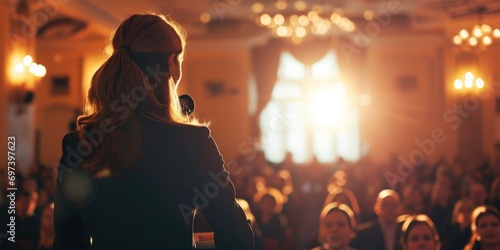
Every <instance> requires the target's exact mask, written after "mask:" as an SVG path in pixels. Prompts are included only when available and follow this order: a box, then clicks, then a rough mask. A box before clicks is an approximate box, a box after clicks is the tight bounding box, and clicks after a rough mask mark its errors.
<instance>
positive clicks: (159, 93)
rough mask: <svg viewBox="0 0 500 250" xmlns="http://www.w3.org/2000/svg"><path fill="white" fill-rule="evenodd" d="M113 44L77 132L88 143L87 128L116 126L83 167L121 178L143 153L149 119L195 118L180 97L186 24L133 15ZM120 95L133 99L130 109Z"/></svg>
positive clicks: (189, 121) (176, 120) (97, 74)
mask: <svg viewBox="0 0 500 250" xmlns="http://www.w3.org/2000/svg"><path fill="white" fill-rule="evenodd" d="M108 44H109V45H110V46H111V47H112V48H113V54H112V55H111V57H109V58H108V59H107V60H106V62H104V63H103V64H102V65H101V66H100V67H99V68H98V69H97V71H96V72H95V74H94V75H93V77H92V80H91V85H90V89H89V91H88V96H87V103H86V106H85V108H84V113H83V115H81V116H80V117H79V118H78V122H77V131H78V134H79V137H80V140H82V141H88V140H89V139H88V138H87V134H88V133H86V131H87V130H90V129H95V128H102V127H104V126H107V127H108V128H109V127H111V126H113V128H114V130H113V131H112V132H111V133H102V134H103V138H102V139H101V140H102V143H99V144H98V145H90V143H89V145H90V146H89V147H91V148H89V149H87V150H88V151H89V152H91V153H90V155H88V157H87V158H86V160H85V161H84V163H83V166H84V168H85V169H86V170H87V171H88V172H89V173H91V174H96V173H98V172H101V171H103V170H104V169H107V170H109V172H110V175H111V176H118V175H120V174H121V173H123V172H125V171H126V170H127V169H130V168H132V167H133V165H134V164H133V163H134V161H135V160H136V159H137V158H138V157H140V156H141V149H140V145H141V143H140V142H141V134H142V133H141V129H142V128H143V126H142V124H143V122H144V121H147V120H150V121H156V122H160V123H164V124H174V125H182V124H195V122H194V121H193V119H192V118H191V117H188V116H187V115H185V113H184V112H183V110H182V106H181V104H180V101H179V98H178V96H177V86H178V84H179V82H180V79H181V77H182V62H183V59H184V48H185V44H186V34H185V31H184V30H183V28H182V27H181V26H180V25H178V24H177V23H175V22H174V21H173V20H170V19H168V18H167V17H166V16H164V15H161V14H156V13H140V14H133V15H130V16H128V17H127V18H126V19H123V20H122V21H121V22H120V24H119V25H118V26H116V28H115V29H114V30H113V31H112V33H111V35H110V38H109V39H108ZM131 93H132V94H131ZM120 97H126V98H128V99H126V100H125V101H126V102H128V103H129V105H127V108H128V110H127V112H116V105H115V104H116V103H114V102H115V101H116V100H118V99H119V98H120ZM122 100H124V99H123V98H122ZM103 124H105V125H103Z"/></svg>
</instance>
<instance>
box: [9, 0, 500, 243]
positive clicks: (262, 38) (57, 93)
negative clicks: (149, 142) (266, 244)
mask: <svg viewBox="0 0 500 250" xmlns="http://www.w3.org/2000/svg"><path fill="white" fill-rule="evenodd" d="M140 11H156V12H160V13H163V14H167V15H169V16H170V17H171V18H172V19H173V20H175V21H177V22H178V23H180V24H181V25H182V26H183V27H184V28H185V29H186V31H187V35H188V39H187V48H186V54H185V60H184V64H183V79H182V81H181V84H180V86H179V88H178V92H179V94H183V93H187V94H189V95H191V96H192V97H193V98H194V100H195V102H196V110H195V115H196V116H197V117H199V118H200V119H201V120H204V121H210V122H211V125H210V128H211V130H212V134H213V136H214V138H215V140H216V141H217V143H218V146H219V149H220V151H221V153H222V155H223V156H224V159H225V161H226V168H228V169H229V170H230V172H231V173H232V178H233V181H234V182H235V186H236V188H237V192H238V193H239V194H240V195H239V196H240V198H244V199H246V200H247V201H250V200H252V199H253V196H252V195H251V194H252V191H249V190H252V189H255V190H254V191H253V192H258V189H259V188H263V187H266V186H273V187H275V188H279V187H281V188H282V187H283V186H285V184H284V183H291V185H292V186H293V188H292V190H290V188H287V189H285V191H284V190H281V191H282V193H285V194H286V193H287V192H288V194H287V195H290V197H293V199H291V198H290V200H291V201H295V202H296V204H295V205H294V206H291V205H289V206H288V207H289V208H290V207H294V208H296V211H292V210H293V209H291V210H289V211H287V213H289V214H288V223H289V225H291V226H290V228H291V229H290V231H287V232H288V233H289V234H290V235H291V234H293V233H295V234H296V236H297V237H290V236H289V237H290V238H289V241H288V242H289V244H290V245H292V246H295V247H296V248H297V249H303V248H304V247H305V246H306V245H307V244H306V243H307V241H308V239H310V238H311V237H313V236H314V233H315V230H317V226H318V220H319V217H318V216H319V211H320V209H321V206H322V204H323V201H324V198H325V196H326V195H327V194H328V193H329V192H330V191H331V190H329V188H328V187H330V186H329V185H330V184H331V185H333V186H335V187H344V188H347V187H348V188H350V189H352V190H353V191H354V193H355V195H356V196H357V199H358V200H360V204H362V203H363V202H364V201H361V200H363V199H364V198H362V197H360V196H363V197H364V196H365V195H366V197H367V198H366V199H368V201H366V202H367V205H362V208H364V209H366V210H368V212H367V215H366V218H365V219H369V218H370V214H371V213H372V211H371V206H372V204H371V203H370V202H373V194H375V195H376V194H377V193H378V192H379V191H380V190H382V189H383V188H393V189H396V190H398V192H400V194H403V193H405V192H407V193H408V195H409V194H410V193H411V191H413V190H414V187H416V186H419V190H418V192H421V193H422V197H423V201H422V202H423V204H424V205H426V206H430V201H431V192H432V190H433V189H436V188H433V186H434V185H435V184H436V183H437V181H436V177H435V176H436V175H435V174H436V173H441V172H442V171H445V170H448V172H449V173H451V174H450V175H451V176H452V177H450V178H451V183H452V184H450V185H453V187H454V189H453V190H454V192H455V193H454V198H455V199H457V198H460V197H462V196H464V195H465V196H467V191H464V193H460V190H461V189H460V187H462V186H463V185H468V184H463V180H464V178H465V177H467V178H465V179H468V178H470V179H473V180H475V181H476V182H480V183H486V184H485V187H484V188H485V190H491V186H492V183H493V182H494V181H493V180H494V178H495V176H496V175H497V174H500V172H498V170H500V168H499V164H498V162H499V157H500V92H499V91H500V90H499V87H500V85H499V84H500V69H499V64H498V58H499V57H500V2H498V1H495V0H350V1H347V0H169V1H160V0H143V1H118V0H108V1H98V0H85V1H83V0H0V37H2V38H3V39H1V41H0V117H1V122H0V138H5V139H2V140H4V142H2V143H0V152H6V151H7V142H6V141H7V139H6V138H7V137H8V136H15V137H16V151H15V153H16V170H17V171H18V174H19V176H21V175H22V176H26V177H25V178H26V179H28V180H29V179H32V178H33V179H35V180H36V185H37V187H38V188H39V189H41V188H43V189H44V190H45V192H47V193H48V197H49V200H50V197H51V196H50V195H51V194H52V193H53V191H50V190H51V189H52V188H53V183H51V181H54V180H55V178H54V174H55V172H56V167H57V164H58V161H59V159H60V157H61V154H62V151H61V141H62V138H63V136H64V135H65V134H66V133H68V132H69V131H70V130H71V129H72V128H73V127H72V126H74V121H75V119H76V117H77V116H78V115H79V114H80V113H81V111H82V109H83V107H84V105H85V101H86V95H87V90H88V88H89V86H90V80H91V78H92V75H93V73H94V72H95V70H96V69H97V68H98V67H99V66H100V65H101V64H102V63H103V62H104V61H105V60H106V59H107V58H108V57H109V55H111V54H112V53H113V51H112V48H110V47H107V46H106V38H107V36H108V35H109V34H110V32H111V30H112V28H113V27H114V25H115V24H116V23H117V22H118V21H119V20H120V19H121V18H123V17H124V16H125V15H127V14H130V13H133V12H140ZM0 162H2V164H1V166H6V164H5V163H6V162H7V154H6V153H1V154H0ZM441 167H442V168H441ZM438 169H441V172H439V171H438ZM443 169H444V170H443ZM281 170H286V171H285V172H286V173H285V172H281ZM336 171H341V172H340V174H338V175H335V174H334V173H336ZM41 173H45V174H41ZM4 176H5V174H4ZM28 176H31V177H28ZM289 176H291V177H289ZM257 177H259V178H257ZM19 178H21V177H19ZM255 178H257V180H256V179H255ZM260 178H263V179H264V183H263V184H262V185H263V186H262V185H260V184H256V183H261V181H262V180H263V179H260ZM289 178H290V180H289V181H285V179H289ZM339 179H340V180H341V181H340V182H337V180H339ZM332 180H333V181H332ZM45 182H47V183H45ZM3 183H4V184H5V182H3ZM420 188H421V190H420ZM34 190H37V188H34ZM34 190H33V191H34ZM3 191H4V189H2V192H3ZM488 193H489V192H488ZM370 195H371V196H370ZM369 196H370V197H372V198H368V197H369ZM404 198H405V197H404V195H403V199H404ZM491 199H493V198H491ZM491 199H490V200H491ZM417 202H418V201H417ZM285 208H286V207H285ZM361 221H362V220H361Z"/></svg>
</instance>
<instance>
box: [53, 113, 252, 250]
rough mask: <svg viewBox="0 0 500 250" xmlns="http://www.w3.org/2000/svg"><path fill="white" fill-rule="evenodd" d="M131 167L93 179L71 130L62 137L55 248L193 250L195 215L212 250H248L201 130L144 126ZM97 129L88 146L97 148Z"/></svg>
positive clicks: (243, 223) (217, 158)
mask: <svg viewBox="0 0 500 250" xmlns="http://www.w3.org/2000/svg"><path fill="white" fill-rule="evenodd" d="M143 123H144V124H143V125H144V126H143V131H142V143H141V152H142V154H143V156H142V157H141V158H139V159H137V160H136V161H135V162H134V169H133V170H130V171H127V172H126V173H125V174H123V175H122V176H120V177H119V178H109V177H108V178H93V177H90V176H89V175H88V174H87V173H86V172H85V171H83V170H82V168H81V159H83V158H84V157H85V155H88V153H86V152H85V150H84V149H85V148H84V147H81V145H83V144H85V143H83V142H80V141H79V139H78V136H77V134H76V132H72V133H70V134H67V135H66V136H65V137H64V139H63V143H62V146H63V155H62V158H61V161H60V165H59V173H58V181H57V189H56V191H57V193H56V200H55V210H54V223H55V233H56V239H55V249H62V250H67V249H68V250H69V249H71V250H73V249H87V248H89V246H88V245H89V238H90V237H92V241H93V244H92V246H91V248H90V249H134V250H136V249H192V233H191V231H192V225H191V220H192V209H193V208H194V207H195V206H198V207H199V208H200V209H201V210H202V211H203V213H204V214H205V216H206V218H207V221H208V224H209V225H210V227H211V228H212V229H213V230H214V233H215V244H216V248H217V249H252V247H253V232H252V229H251V227H250V226H249V224H248V222H247V219H246V217H245V214H244V212H243V210H242V209H241V208H240V206H239V205H238V204H237V203H236V200H235V191H234V186H233V184H232V182H231V181H230V180H229V172H228V171H226V170H225V168H224V166H223V164H224V161H223V160H222V156H221V155H220V153H219V150H218V148H217V146H216V144H215V142H214V140H213V138H212V137H211V135H210V131H209V129H208V128H207V127H204V126H188V125H167V124H163V123H159V122H154V121H151V120H146V121H143ZM98 133H99V131H94V134H92V135H93V137H90V138H92V139H93V141H92V140H89V142H90V143H99V138H100V137H99V136H98Z"/></svg>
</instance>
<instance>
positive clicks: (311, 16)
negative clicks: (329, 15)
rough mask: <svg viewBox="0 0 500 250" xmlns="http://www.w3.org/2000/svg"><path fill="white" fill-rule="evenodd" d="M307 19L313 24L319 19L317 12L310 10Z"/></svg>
mask: <svg viewBox="0 0 500 250" xmlns="http://www.w3.org/2000/svg"><path fill="white" fill-rule="evenodd" d="M307 17H308V18H309V20H311V21H313V22H314V21H315V20H316V19H317V18H318V17H319V16H318V12H316V11H313V10H311V11H309V13H307Z"/></svg>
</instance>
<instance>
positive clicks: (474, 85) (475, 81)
mask: <svg viewBox="0 0 500 250" xmlns="http://www.w3.org/2000/svg"><path fill="white" fill-rule="evenodd" d="M484 85H485V84H484V80H483V79H481V78H480V77H475V76H474V74H472V72H470V71H467V72H466V73H465V75H464V77H463V78H457V79H455V82H453V87H455V89H456V90H462V89H466V90H467V89H469V90H472V89H476V90H478V89H482V88H484Z"/></svg>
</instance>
